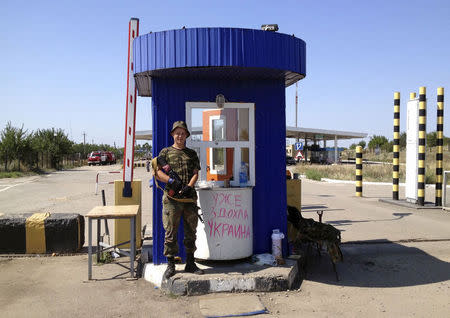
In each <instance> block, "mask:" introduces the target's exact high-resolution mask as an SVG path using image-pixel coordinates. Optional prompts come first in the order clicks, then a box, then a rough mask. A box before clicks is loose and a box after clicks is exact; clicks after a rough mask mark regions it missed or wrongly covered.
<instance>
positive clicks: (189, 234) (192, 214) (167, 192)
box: [155, 121, 203, 279]
mask: <svg viewBox="0 0 450 318" xmlns="http://www.w3.org/2000/svg"><path fill="white" fill-rule="evenodd" d="M170 134H171V135H172V137H173V145H172V146H170V147H167V148H164V149H162V150H161V152H160V153H159V155H158V158H155V159H157V160H156V162H157V168H156V172H155V177H156V179H157V180H159V181H161V182H164V183H166V187H165V189H164V195H163V199H162V201H163V202H162V203H163V215H162V221H163V227H164V230H165V231H166V234H165V237H164V256H166V257H167V262H168V265H167V269H166V271H165V272H164V277H165V278H166V279H168V278H170V277H172V276H173V275H175V259H174V258H175V256H176V255H177V254H178V242H177V233H178V227H179V224H180V219H181V216H182V215H183V227H184V240H183V243H184V246H185V250H186V266H185V268H184V271H185V272H188V273H195V274H203V271H202V270H201V269H199V268H198V267H197V265H196V264H195V261H194V252H195V250H196V247H195V239H196V232H197V223H198V214H197V212H198V210H197V209H198V208H197V193H196V191H195V189H194V186H195V183H196V182H197V179H198V172H199V170H200V162H199V159H198V156H197V153H196V152H195V151H194V150H192V149H189V148H187V147H186V138H188V137H189V135H190V133H189V131H188V129H187V126H186V123H185V122H184V121H176V122H175V123H174V124H173V127H172V130H171V132H170Z"/></svg>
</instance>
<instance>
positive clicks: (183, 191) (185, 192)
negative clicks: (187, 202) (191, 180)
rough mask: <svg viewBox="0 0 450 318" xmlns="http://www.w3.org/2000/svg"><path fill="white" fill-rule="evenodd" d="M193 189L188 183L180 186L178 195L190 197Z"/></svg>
mask: <svg viewBox="0 0 450 318" xmlns="http://www.w3.org/2000/svg"><path fill="white" fill-rule="evenodd" d="M193 191H194V188H192V187H190V186H188V185H185V186H183V188H181V191H180V195H181V196H182V197H183V198H192V197H193Z"/></svg>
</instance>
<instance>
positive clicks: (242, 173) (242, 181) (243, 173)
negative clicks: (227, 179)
mask: <svg viewBox="0 0 450 318" xmlns="http://www.w3.org/2000/svg"><path fill="white" fill-rule="evenodd" d="M247 181H248V177H247V165H246V164H245V162H243V161H242V162H241V167H240V168H239V186H240V187H246V186H247Z"/></svg>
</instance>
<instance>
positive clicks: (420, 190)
mask: <svg viewBox="0 0 450 318" xmlns="http://www.w3.org/2000/svg"><path fill="white" fill-rule="evenodd" d="M426 94H427V89H426V87H423V86H422V87H420V88H419V169H418V171H417V172H418V176H417V203H418V204H419V205H421V206H423V205H425V140H426V137H427V127H426V123H427V96H426Z"/></svg>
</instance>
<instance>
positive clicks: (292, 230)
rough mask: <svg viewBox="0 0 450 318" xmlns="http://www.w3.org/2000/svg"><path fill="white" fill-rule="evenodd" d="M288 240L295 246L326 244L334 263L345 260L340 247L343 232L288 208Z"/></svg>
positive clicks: (292, 208)
mask: <svg viewBox="0 0 450 318" xmlns="http://www.w3.org/2000/svg"><path fill="white" fill-rule="evenodd" d="M287 210H288V211H287V212H288V239H289V241H290V242H291V243H293V244H301V243H306V242H314V243H318V244H320V245H323V244H325V246H326V247H327V251H328V254H329V255H330V257H331V260H332V261H333V263H337V262H341V261H342V260H343V256H342V252H341V249H340V247H339V244H340V243H341V231H339V230H338V229H336V228H335V227H334V226H332V225H330V224H324V223H320V222H316V221H314V220H313V219H305V218H304V217H303V216H302V215H301V213H300V211H299V210H298V209H297V208H295V207H292V206H288V209H287Z"/></svg>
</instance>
